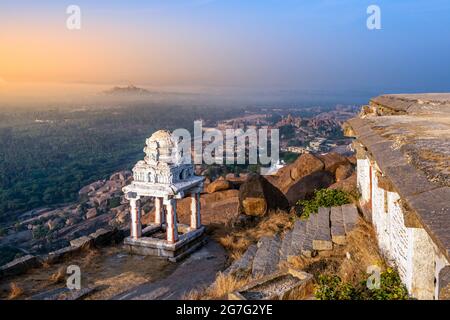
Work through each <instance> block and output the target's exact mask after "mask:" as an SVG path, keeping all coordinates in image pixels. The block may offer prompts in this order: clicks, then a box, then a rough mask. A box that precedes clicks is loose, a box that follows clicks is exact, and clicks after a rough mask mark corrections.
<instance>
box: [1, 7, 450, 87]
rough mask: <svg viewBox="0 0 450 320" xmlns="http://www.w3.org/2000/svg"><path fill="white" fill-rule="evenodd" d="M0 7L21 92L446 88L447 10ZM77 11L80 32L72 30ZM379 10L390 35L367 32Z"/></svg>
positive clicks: (6, 58) (8, 80)
mask: <svg viewBox="0 0 450 320" xmlns="http://www.w3.org/2000/svg"><path fill="white" fill-rule="evenodd" d="M95 2H96V3H95V4H94V3H93V1H81V0H73V1H61V0H59V1H45V0H40V1H24V0H19V1H17V0H16V1H13V0H11V1H5V0H3V1H1V4H0V87H5V86H7V85H8V84H20V83H64V84H67V83H92V84H98V83H100V84H114V85H116V84H128V83H133V84H137V85H143V86H145V85H148V86H195V85H198V86H237V87H261V88H302V89H305V88H314V89H324V90H331V89H335V90H341V89H342V90H374V91H380V93H381V92H385V91H389V90H392V91H397V92H398V91H403V92H406V91H412V92H413V91H450V72H449V70H450V1H448V0H430V1H420V0H410V1H405V0H395V1H374V0H371V1H364V0H349V1H331V0H330V1H325V0H305V1H300V0H298V1H293V0H282V1H280V0H257V1H256V0H239V1H237V0H183V1H182V0H159V1H156V0H155V1H95ZM70 4H76V5H78V6H80V8H81V13H82V17H81V18H82V20H81V23H82V26H81V30H77V31H70V30H68V29H67V28H66V19H67V17H68V15H67V14H66V12H65V11H66V8H67V6H68V5H70ZM370 4H377V5H379V6H380V8H381V13H382V17H381V18H382V20H381V21H382V29H381V30H372V31H371V30H368V29H367V27H366V19H367V17H368V15H367V13H366V9H367V6H368V5H370Z"/></svg>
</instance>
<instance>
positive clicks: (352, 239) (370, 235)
mask: <svg viewBox="0 0 450 320" xmlns="http://www.w3.org/2000/svg"><path fill="white" fill-rule="evenodd" d="M342 251H343V252H342V253H343V255H345V256H346V255H347V253H348V256H349V258H347V257H345V259H344V260H343V261H342V263H341V265H340V268H339V270H338V275H339V276H340V277H341V279H342V280H343V281H349V282H353V283H356V282H358V281H359V280H360V278H361V275H362V274H365V273H366V270H367V267H368V266H370V265H378V266H379V267H381V268H385V267H386V265H385V262H384V259H383V257H382V256H381V254H380V252H379V249H378V245H377V240H376V236H375V232H374V230H373V227H372V226H371V225H370V224H369V223H368V222H365V221H362V220H361V222H360V223H359V225H358V228H355V229H354V230H353V231H352V232H351V233H350V234H349V235H348V236H347V244H346V246H345V247H344V248H343V250H342Z"/></svg>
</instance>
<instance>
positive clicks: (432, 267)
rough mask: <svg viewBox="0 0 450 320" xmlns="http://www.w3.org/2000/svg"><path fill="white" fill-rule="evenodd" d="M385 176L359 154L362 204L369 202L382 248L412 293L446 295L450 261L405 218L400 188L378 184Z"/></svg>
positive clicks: (422, 296) (432, 296)
mask: <svg viewBox="0 0 450 320" xmlns="http://www.w3.org/2000/svg"><path fill="white" fill-rule="evenodd" d="M383 176H384V174H383V172H381V171H380V170H379V169H378V166H377V164H376V163H375V162H374V161H373V160H370V159H369V158H368V157H365V158H364V157H363V156H360V157H359V159H358V162H357V184H358V188H359V191H360V193H361V200H360V201H361V206H365V207H367V206H369V210H370V211H371V220H372V223H373V225H374V228H375V231H376V235H377V239H378V245H379V247H380V251H381V252H382V254H383V255H384V257H385V258H386V261H387V262H388V263H389V264H390V265H392V266H394V267H396V269H397V270H398V272H399V275H400V277H401V279H402V281H403V282H404V284H405V285H406V287H407V289H408V291H409V292H410V294H411V295H412V296H413V297H415V298H417V299H438V298H444V297H443V294H441V297H440V292H444V291H445V290H446V288H443V286H448V283H447V282H449V281H448V280H447V276H445V277H446V278H445V279H444V278H443V277H444V276H442V275H441V274H443V273H444V271H443V270H444V267H445V266H449V265H450V263H449V261H448V260H447V259H446V258H445V256H444V255H443V254H441V253H440V251H439V249H438V247H437V246H436V244H435V243H434V242H433V241H432V239H431V237H430V236H429V235H428V233H427V232H426V231H425V230H424V229H423V228H422V227H420V225H413V226H411V225H410V224H408V223H406V222H405V214H407V212H406V209H405V208H404V207H403V206H402V200H401V197H400V196H399V194H398V193H397V192H394V191H389V190H386V189H390V188H386V187H385V186H384V184H379V179H380V177H383ZM386 178H387V179H389V177H386ZM383 179H384V178H383ZM447 268H448V267H447ZM445 270H446V269H445ZM441 278H442V279H441Z"/></svg>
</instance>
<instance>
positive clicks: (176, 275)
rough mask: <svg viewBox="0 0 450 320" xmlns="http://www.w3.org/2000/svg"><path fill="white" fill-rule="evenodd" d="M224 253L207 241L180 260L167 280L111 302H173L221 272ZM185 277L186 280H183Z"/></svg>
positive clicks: (206, 284)
mask: <svg viewBox="0 0 450 320" xmlns="http://www.w3.org/2000/svg"><path fill="white" fill-rule="evenodd" d="M225 261H226V252H225V250H224V249H223V248H222V246H220V245H219V244H217V243H216V242H214V241H208V243H207V244H206V245H205V246H203V247H202V248H201V249H199V250H198V251H196V252H194V253H193V254H192V255H190V256H189V257H188V258H186V260H184V261H183V262H182V263H181V264H180V265H179V266H178V268H177V269H176V270H175V271H174V272H173V273H172V274H170V275H169V276H168V277H167V278H164V279H162V280H159V281H155V282H150V283H145V284H142V285H139V286H136V287H135V288H133V289H131V290H129V291H127V292H124V293H121V294H119V295H117V296H116V297H114V298H113V299H115V300H177V299H181V298H182V297H183V296H184V295H185V294H187V293H188V292H190V291H191V290H193V289H200V288H204V287H206V286H208V285H210V284H211V283H213V282H214V280H215V279H216V273H217V272H219V271H221V270H223V267H224V265H225ZM186 275H189V276H186Z"/></svg>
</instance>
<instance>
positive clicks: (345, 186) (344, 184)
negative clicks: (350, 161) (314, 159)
mask: <svg viewBox="0 0 450 320" xmlns="http://www.w3.org/2000/svg"><path fill="white" fill-rule="evenodd" d="M328 188H329V189H338V190H342V191H345V192H353V191H355V190H356V172H353V173H352V175H351V176H350V177H348V178H347V179H345V180H341V181H338V182H336V183H333V184H332V185H331V186H329V187H328Z"/></svg>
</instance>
